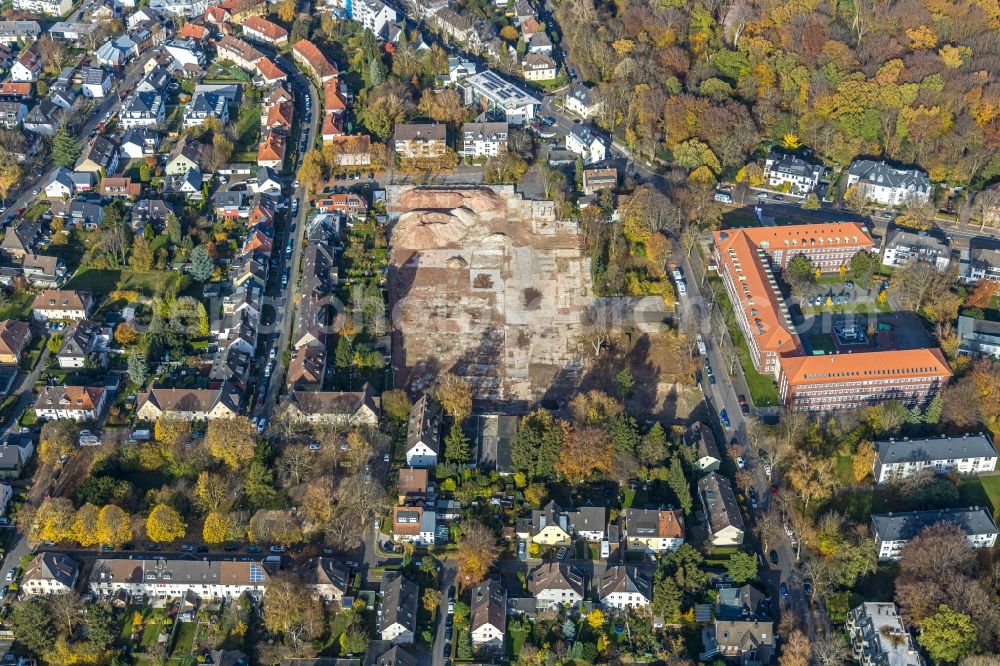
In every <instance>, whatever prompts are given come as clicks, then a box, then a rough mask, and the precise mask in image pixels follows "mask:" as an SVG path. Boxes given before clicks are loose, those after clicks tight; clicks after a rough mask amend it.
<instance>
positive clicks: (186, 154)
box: [164, 138, 204, 176]
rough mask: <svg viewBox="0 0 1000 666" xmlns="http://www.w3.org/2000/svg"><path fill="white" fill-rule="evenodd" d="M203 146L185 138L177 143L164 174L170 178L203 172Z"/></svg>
mask: <svg viewBox="0 0 1000 666" xmlns="http://www.w3.org/2000/svg"><path fill="white" fill-rule="evenodd" d="M203 150H204V149H203V146H202V144H200V143H198V142H197V141H195V140H194V139H190V138H185V139H182V140H180V141H178V142H177V145H175V146H174V149H173V151H172V152H171V153H170V159H168V160H167V165H166V167H165V168H164V172H165V173H166V175H168V176H176V175H183V174H186V173H189V172H191V171H197V172H199V173H200V172H201V160H202V153H203Z"/></svg>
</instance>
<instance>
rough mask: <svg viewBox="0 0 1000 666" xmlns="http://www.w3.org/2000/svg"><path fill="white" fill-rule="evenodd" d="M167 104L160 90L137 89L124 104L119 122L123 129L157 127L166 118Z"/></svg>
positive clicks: (119, 115)
mask: <svg viewBox="0 0 1000 666" xmlns="http://www.w3.org/2000/svg"><path fill="white" fill-rule="evenodd" d="M166 114H167V111H166V105H165V104H164V102H163V95H162V94H161V93H159V92H145V91H143V92H140V91H136V92H134V93H133V94H132V95H130V96H129V98H128V99H127V100H125V103H124V104H122V107H121V111H120V113H119V114H118V122H119V123H120V124H121V126H122V128H123V129H126V130H128V129H132V128H136V127H142V128H157V127H160V126H161V125H163V122H164V120H165V119H166V117H167V116H166Z"/></svg>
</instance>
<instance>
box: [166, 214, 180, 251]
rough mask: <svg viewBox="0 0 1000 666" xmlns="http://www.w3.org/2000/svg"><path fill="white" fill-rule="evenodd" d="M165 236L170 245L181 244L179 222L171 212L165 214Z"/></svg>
mask: <svg viewBox="0 0 1000 666" xmlns="http://www.w3.org/2000/svg"><path fill="white" fill-rule="evenodd" d="M167 236H168V237H169V238H170V243H171V244H172V245H180V244H181V222H180V220H178V219H177V216H176V215H174V214H173V213H168V214H167Z"/></svg>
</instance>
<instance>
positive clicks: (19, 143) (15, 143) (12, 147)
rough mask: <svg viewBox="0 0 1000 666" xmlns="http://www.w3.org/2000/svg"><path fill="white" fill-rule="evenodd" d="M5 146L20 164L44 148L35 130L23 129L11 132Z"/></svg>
mask: <svg viewBox="0 0 1000 666" xmlns="http://www.w3.org/2000/svg"><path fill="white" fill-rule="evenodd" d="M28 85H30V84H28ZM4 148H5V149H6V150H7V152H8V153H9V154H10V155H11V156H12V157H13V158H14V159H15V160H16V161H17V163H18V164H24V163H25V162H27V161H28V160H29V159H31V158H32V157H34V156H35V155H37V154H38V153H39V151H40V150H41V149H42V139H41V137H40V136H39V135H38V134H36V133H35V132H30V131H28V130H27V129H22V130H21V131H20V132H11V133H10V135H9V136H8V141H7V144H6V145H5V146H4Z"/></svg>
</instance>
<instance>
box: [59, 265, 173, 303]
mask: <svg viewBox="0 0 1000 666" xmlns="http://www.w3.org/2000/svg"><path fill="white" fill-rule="evenodd" d="M176 281H177V273H175V272H173V271H150V272H149V273H139V272H136V271H116V270H98V269H96V268H88V269H85V270H82V271H80V272H79V273H77V274H76V275H74V276H73V278H72V279H71V280H70V281H69V282H67V283H66V286H65V287H63V288H64V289H85V290H87V291H91V292H94V293H97V294H107V293H109V292H112V291H116V290H134V291H138V292H141V293H143V294H144V295H146V296H155V295H157V294H160V293H163V292H164V291H165V290H166V288H167V287H168V286H169V285H170V284H172V283H174V282H176Z"/></svg>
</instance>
